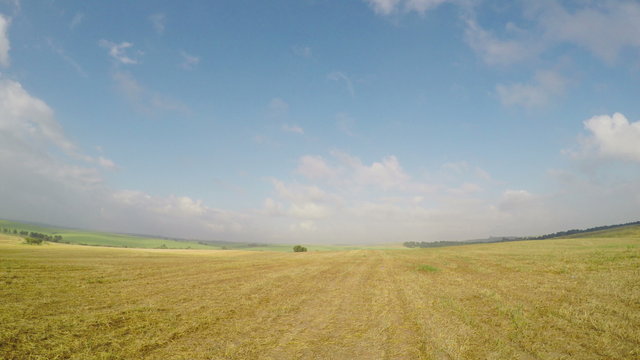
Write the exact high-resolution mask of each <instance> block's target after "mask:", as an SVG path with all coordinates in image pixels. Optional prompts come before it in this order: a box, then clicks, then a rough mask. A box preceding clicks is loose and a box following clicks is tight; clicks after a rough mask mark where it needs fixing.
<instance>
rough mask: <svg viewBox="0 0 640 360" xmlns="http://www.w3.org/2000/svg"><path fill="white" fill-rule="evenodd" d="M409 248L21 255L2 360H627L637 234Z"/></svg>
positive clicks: (635, 325) (636, 311)
mask: <svg viewBox="0 0 640 360" xmlns="http://www.w3.org/2000/svg"><path fill="white" fill-rule="evenodd" d="M600 235H601V236H602V237H591V238H573V239H563V240H546V241H526V242H513V243H499V244H484V245H469V246H459V247H450V248H431V249H411V250H354V251H341V252H308V253H278V252H243V251H209V250H141V249H116V248H98V247H82V246H76V245H64V244H45V245H42V246H32V245H24V244H22V243H21V239H19V238H17V237H12V236H2V235H0V358H2V359H7V360H8V359H638V358H640V234H638V232H631V233H630V234H629V235H625V236H624V237H619V236H618V237H616V236H607V234H606V233H605V234H600Z"/></svg>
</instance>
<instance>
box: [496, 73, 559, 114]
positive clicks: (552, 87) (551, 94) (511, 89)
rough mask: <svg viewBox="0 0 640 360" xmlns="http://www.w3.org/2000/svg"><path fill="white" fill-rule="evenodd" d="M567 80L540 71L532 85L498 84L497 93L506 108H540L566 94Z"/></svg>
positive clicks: (555, 74)
mask: <svg viewBox="0 0 640 360" xmlns="http://www.w3.org/2000/svg"><path fill="white" fill-rule="evenodd" d="M566 85H567V80H566V79H565V78H564V77H562V76H561V75H559V74H557V73H556V72H553V71H538V72H537V73H536V76H535V78H534V80H533V82H532V83H529V84H522V83H515V84H509V85H504V84H498V85H496V93H497V95H498V97H499V98H500V102H502V104H503V105H505V106H513V105H517V106H522V107H525V108H529V109H532V108H540V107H545V106H547V105H549V104H550V103H551V102H552V101H553V100H554V99H555V98H557V97H559V96H561V95H562V94H564V91H565V87H566Z"/></svg>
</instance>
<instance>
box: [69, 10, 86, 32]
mask: <svg viewBox="0 0 640 360" xmlns="http://www.w3.org/2000/svg"><path fill="white" fill-rule="evenodd" d="M83 20H84V14H83V13H80V12H79V13H76V14H75V15H74V16H73V19H71V22H70V23H69V29H71V30H74V29H75V28H76V27H78V25H80V24H81V23H82V21H83Z"/></svg>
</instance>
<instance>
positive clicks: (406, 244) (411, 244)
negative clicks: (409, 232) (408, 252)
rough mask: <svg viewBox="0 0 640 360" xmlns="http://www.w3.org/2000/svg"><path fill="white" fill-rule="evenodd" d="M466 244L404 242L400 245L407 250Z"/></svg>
mask: <svg viewBox="0 0 640 360" xmlns="http://www.w3.org/2000/svg"><path fill="white" fill-rule="evenodd" d="M465 244H468V243H464V242H461V241H433V242H427V241H405V242H403V243H402V245H404V247H408V248H430V247H441V246H456V245H465Z"/></svg>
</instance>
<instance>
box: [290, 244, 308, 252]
mask: <svg viewBox="0 0 640 360" xmlns="http://www.w3.org/2000/svg"><path fill="white" fill-rule="evenodd" d="M306 251H307V248H306V247H304V246H302V245H296V246H294V247H293V252H306Z"/></svg>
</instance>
